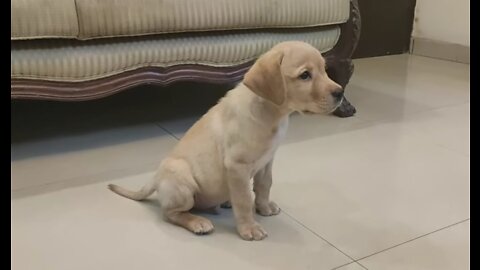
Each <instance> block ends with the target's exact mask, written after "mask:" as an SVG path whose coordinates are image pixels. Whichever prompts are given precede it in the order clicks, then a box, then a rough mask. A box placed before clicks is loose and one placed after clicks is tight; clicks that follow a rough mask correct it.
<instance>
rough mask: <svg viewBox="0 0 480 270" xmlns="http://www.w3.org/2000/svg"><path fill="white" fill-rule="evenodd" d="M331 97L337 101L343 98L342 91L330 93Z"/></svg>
mask: <svg viewBox="0 0 480 270" xmlns="http://www.w3.org/2000/svg"><path fill="white" fill-rule="evenodd" d="M332 96H333V97H334V98H335V100H337V101H339V100H341V99H342V97H343V89H341V88H340V89H338V90H335V91H333V92H332Z"/></svg>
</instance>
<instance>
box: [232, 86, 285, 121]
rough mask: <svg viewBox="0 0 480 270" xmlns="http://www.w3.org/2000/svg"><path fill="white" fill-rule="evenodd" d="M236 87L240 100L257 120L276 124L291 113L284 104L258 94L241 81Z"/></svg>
mask: <svg viewBox="0 0 480 270" xmlns="http://www.w3.org/2000/svg"><path fill="white" fill-rule="evenodd" d="M237 89H238V91H239V95H241V96H242V100H243V101H244V102H245V103H246V104H245V105H246V106H247V107H248V108H249V112H250V114H251V116H252V117H253V118H254V119H255V120H257V121H258V122H262V123H263V124H266V125H272V126H276V125H278V124H279V123H280V122H281V121H282V120H283V119H285V118H286V117H288V116H289V115H290V113H292V111H290V110H288V109H287V108H285V107H284V106H278V105H276V104H274V103H272V102H271V101H269V100H266V99H264V98H262V97H260V96H258V95H257V94H255V93H254V92H253V91H251V90H250V89H248V87H247V86H245V85H244V84H242V83H241V84H239V85H238V86H237Z"/></svg>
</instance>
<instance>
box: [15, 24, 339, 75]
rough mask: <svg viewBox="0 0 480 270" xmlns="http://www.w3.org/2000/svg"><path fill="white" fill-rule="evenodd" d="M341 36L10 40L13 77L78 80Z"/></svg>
mask: <svg viewBox="0 0 480 270" xmlns="http://www.w3.org/2000/svg"><path fill="white" fill-rule="evenodd" d="M339 35H340V29H339V27H338V26H328V27H321V28H306V29H298V30H295V29H292V30H276V31H232V32H212V33H197V34H167V35H157V36H144V37H134V38H115V39H100V40H98V39H97V40H89V41H76V40H58V39H57V40H32V41H14V42H12V43H11V45H12V49H11V77H12V78H36V79H46V80H58V81H82V80H90V79H96V78H101V77H106V76H109V75H114V74H118V73H120V72H122V71H126V70H133V69H137V68H140V67H145V66H170V65H176V64H188V63H191V64H205V65H211V66H229V65H237V64H241V63H244V62H248V61H250V60H253V59H255V58H256V57H258V56H259V55H260V54H262V53H263V52H265V51H267V50H268V49H269V48H270V47H272V46H273V45H274V44H276V43H278V42H281V41H285V40H302V41H305V42H308V43H310V44H312V45H313V46H315V47H316V48H318V49H319V50H321V51H328V50H329V49H331V48H332V47H333V46H334V45H335V44H336V42H337V40H338V37H339Z"/></svg>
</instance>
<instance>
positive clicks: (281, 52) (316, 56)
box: [243, 41, 343, 114]
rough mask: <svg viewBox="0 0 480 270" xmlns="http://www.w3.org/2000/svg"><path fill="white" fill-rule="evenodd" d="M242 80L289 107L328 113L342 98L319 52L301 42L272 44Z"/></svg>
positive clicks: (251, 87) (273, 100) (253, 89)
mask: <svg viewBox="0 0 480 270" xmlns="http://www.w3.org/2000/svg"><path fill="white" fill-rule="evenodd" d="M243 83H244V84H245V85H246V86H247V87H248V88H249V89H250V90H252V91H253V92H255V93H256V94H257V95H259V96H260V97H262V98H264V99H267V100H269V101H271V102H273V103H274V104H276V105H277V106H281V107H285V108H287V109H289V110H291V111H302V112H311V113H324V114H325V113H330V112H332V111H333V110H335V108H337V107H338V106H339V105H340V103H341V102H342V100H343V89H342V87H341V86H340V85H338V84H337V83H335V82H334V81H332V80H331V79H330V78H329V77H328V75H327V73H326V71H325V60H324V59H323V57H322V55H321V54H320V52H319V51H318V50H317V49H315V48H314V47H312V46H311V45H309V44H307V43H304V42H298V41H288V42H282V43H279V44H278V45H276V46H274V47H273V48H272V49H271V50H270V51H268V52H267V53H265V54H264V55H262V56H261V57H260V58H259V59H258V60H257V62H255V64H254V65H253V66H252V68H251V69H250V70H249V71H248V72H247V73H246V74H245V77H244V80H243Z"/></svg>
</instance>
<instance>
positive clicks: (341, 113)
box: [333, 98, 357, 118]
mask: <svg viewBox="0 0 480 270" xmlns="http://www.w3.org/2000/svg"><path fill="white" fill-rule="evenodd" d="M356 112H357V110H356V109H355V107H353V105H352V104H350V102H349V101H348V100H347V99H346V98H344V99H343V101H342V104H340V106H339V107H338V108H337V109H336V110H335V111H334V112H333V115H335V116H338V117H342V118H345V117H350V116H353V115H354V114H355V113H356Z"/></svg>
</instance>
